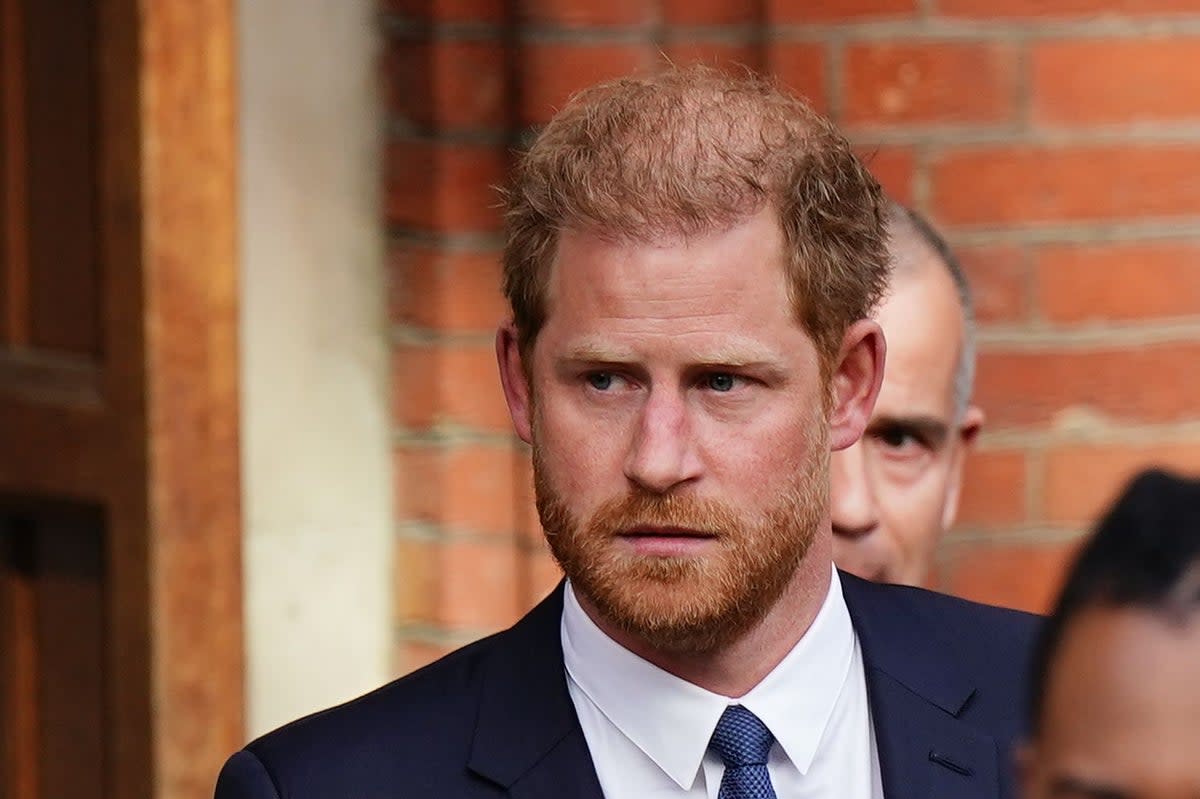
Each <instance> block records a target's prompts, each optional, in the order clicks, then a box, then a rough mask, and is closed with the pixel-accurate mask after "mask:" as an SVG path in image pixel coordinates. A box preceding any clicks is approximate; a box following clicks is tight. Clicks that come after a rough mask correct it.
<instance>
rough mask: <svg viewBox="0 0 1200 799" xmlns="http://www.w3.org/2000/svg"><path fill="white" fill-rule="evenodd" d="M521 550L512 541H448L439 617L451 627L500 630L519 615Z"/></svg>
mask: <svg viewBox="0 0 1200 799" xmlns="http://www.w3.org/2000/svg"><path fill="white" fill-rule="evenodd" d="M519 558H520V553H518V551H517V549H516V547H515V546H514V545H513V544H512V542H511V541H447V542H446V543H445V545H444V546H443V548H442V562H441V567H440V570H439V571H440V574H441V592H440V601H439V603H438V608H437V611H438V616H439V621H440V622H441V623H442V624H444V625H446V626H447V627H449V628H450V629H470V630H478V629H485V630H488V631H493V630H499V629H501V628H503V627H507V626H509V625H511V624H513V623H514V622H515V621H516V620H517V619H518V618H520V615H521V611H522V608H523V605H524V596H523V595H522V593H521V588H520V573H521V569H520V561H519Z"/></svg>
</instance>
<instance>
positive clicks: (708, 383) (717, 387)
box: [700, 372, 742, 394]
mask: <svg viewBox="0 0 1200 799" xmlns="http://www.w3.org/2000/svg"><path fill="white" fill-rule="evenodd" d="M740 382H742V379H741V378H740V377H738V376H737V375H735V374H731V373H730V372H709V373H708V374H706V375H704V376H703V377H702V378H701V380H700V384H701V385H702V386H703V387H704V388H707V389H710V390H712V391H716V392H717V393H719V394H725V393H728V392H730V391H733V390H734V389H735V388H737V386H738V384H739V383H740Z"/></svg>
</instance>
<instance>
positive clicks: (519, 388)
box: [496, 320, 533, 444]
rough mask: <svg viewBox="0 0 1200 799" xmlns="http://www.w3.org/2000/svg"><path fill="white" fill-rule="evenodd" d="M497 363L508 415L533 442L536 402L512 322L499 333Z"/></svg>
mask: <svg viewBox="0 0 1200 799" xmlns="http://www.w3.org/2000/svg"><path fill="white" fill-rule="evenodd" d="M496 363H497V364H498V365H499V367H500V385H501V386H502V387H503V388H504V401H505V402H507V403H508V415H509V416H510V417H512V423H513V429H514V430H516V431H517V435H518V436H520V438H521V440H522V441H524V442H525V443H526V444H532V443H533V403H532V402H531V400H530V398H531V396H532V395H531V390H530V386H529V379H528V377H526V370H525V365H524V363H523V362H522V360H521V350H520V348H519V347H518V346H517V328H516V326H515V325H513V323H512V321H511V320H510V321H508V322H505V323H504V324H502V325H501V326H500V328H499V329H498V330H497V331H496Z"/></svg>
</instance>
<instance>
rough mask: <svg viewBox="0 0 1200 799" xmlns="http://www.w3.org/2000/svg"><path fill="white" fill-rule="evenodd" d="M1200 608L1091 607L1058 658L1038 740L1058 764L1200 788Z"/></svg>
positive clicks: (1056, 767) (1114, 777)
mask: <svg viewBox="0 0 1200 799" xmlns="http://www.w3.org/2000/svg"><path fill="white" fill-rule="evenodd" d="M1198 675H1200V614H1196V613H1193V614H1192V616H1191V617H1190V618H1189V619H1187V620H1186V622H1184V623H1182V624H1178V625H1177V624H1176V623H1174V622H1173V621H1171V620H1169V619H1167V618H1166V617H1164V616H1162V615H1160V614H1159V613H1156V612H1153V611H1149V610H1142V609H1110V608H1096V609H1090V610H1087V611H1084V612H1083V613H1082V614H1081V615H1080V616H1079V618H1078V619H1077V620H1075V621H1074V622H1073V623H1071V625H1070V626H1069V627H1068V629H1067V630H1066V632H1065V634H1064V637H1063V640H1062V643H1061V645H1060V650H1059V653H1058V655H1057V657H1056V658H1055V660H1054V663H1053V664H1052V666H1051V673H1050V675H1049V683H1048V685H1047V691H1046V701H1045V706H1044V711H1043V719H1042V725H1041V727H1042V731H1041V738H1042V741H1041V748H1042V751H1043V752H1044V753H1045V755H1046V756H1047V757H1048V758H1050V760H1051V761H1052V762H1051V763H1048V764H1047V765H1048V766H1049V768H1050V769H1051V770H1052V771H1055V772H1059V773H1070V774H1074V775H1080V776H1086V777H1088V778H1089V779H1093V780H1096V781H1101V780H1104V781H1109V782H1113V783H1115V784H1122V785H1138V784H1141V785H1152V784H1153V785H1162V784H1168V783H1169V784H1186V785H1189V786H1191V790H1192V791H1194V792H1196V793H1200V757H1197V756H1196V753H1197V752H1200V679H1198Z"/></svg>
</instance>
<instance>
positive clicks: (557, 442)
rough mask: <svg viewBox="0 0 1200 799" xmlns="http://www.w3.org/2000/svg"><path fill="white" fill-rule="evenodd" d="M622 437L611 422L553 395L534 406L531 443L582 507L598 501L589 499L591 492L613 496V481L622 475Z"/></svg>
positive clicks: (558, 483) (562, 487) (556, 481)
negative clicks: (586, 414)
mask: <svg viewBox="0 0 1200 799" xmlns="http://www.w3.org/2000/svg"><path fill="white" fill-rule="evenodd" d="M550 409H553V410H550ZM624 440H625V436H624V435H623V433H622V432H621V431H620V430H619V429H614V425H613V424H612V423H611V422H610V421H607V420H606V421H603V422H602V421H599V420H597V419H595V418H588V417H585V416H584V415H582V414H580V413H579V412H578V411H577V410H576V409H575V408H574V407H573V406H571V405H570V404H569V403H566V402H563V401H561V400H559V399H556V398H554V397H551V398H550V401H548V402H544V403H539V404H538V405H537V406H536V408H535V412H534V445H535V446H536V447H537V448H538V451H539V457H540V459H541V461H542V464H543V466H544V468H545V470H546V472H547V473H548V474H547V476H548V477H549V478H550V479H551V480H552V481H553V484H554V485H555V487H556V488H557V489H558V490H559V491H560V492H561V493H563V494H564V495H565V496H566V497H570V498H571V500H572V503H573V504H576V503H575V500H576V499H578V500H579V502H578V503H577V504H580V505H582V506H588V505H591V504H598V503H593V502H591V499H590V498H591V497H593V495H594V496H596V497H599V498H600V499H601V500H602V499H606V498H608V497H610V496H612V493H613V490H614V489H613V484H614V481H616V480H620V479H622V477H623V474H624V470H623V460H624V458H623V453H622V449H621V442H622V441H624ZM617 485H619V483H617Z"/></svg>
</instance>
